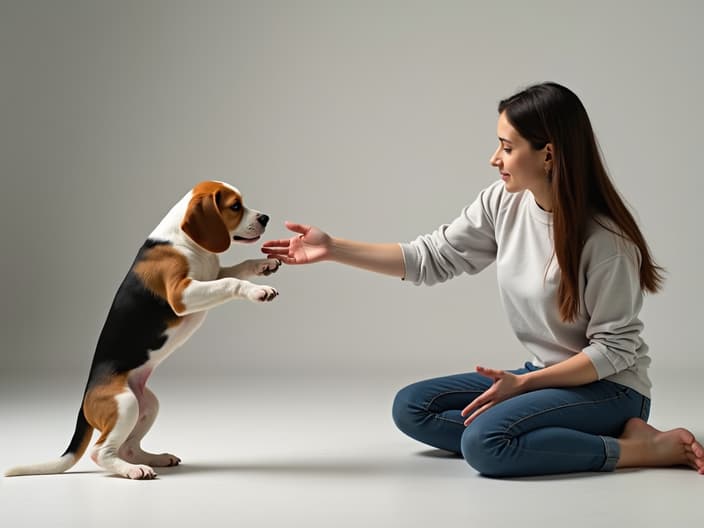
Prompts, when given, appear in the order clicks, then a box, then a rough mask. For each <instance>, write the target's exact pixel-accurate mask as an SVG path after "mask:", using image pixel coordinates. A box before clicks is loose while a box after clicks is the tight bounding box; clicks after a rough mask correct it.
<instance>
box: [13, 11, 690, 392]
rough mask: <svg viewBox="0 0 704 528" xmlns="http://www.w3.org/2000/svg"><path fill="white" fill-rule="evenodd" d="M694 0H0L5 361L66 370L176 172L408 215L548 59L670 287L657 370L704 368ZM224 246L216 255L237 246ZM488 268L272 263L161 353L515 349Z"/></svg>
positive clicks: (97, 324) (270, 360)
mask: <svg viewBox="0 0 704 528" xmlns="http://www.w3.org/2000/svg"><path fill="white" fill-rule="evenodd" d="M702 19H704V8H702V4H701V3H700V2H697V1H695V0H692V1H682V0H680V1H668V2H664V1H652V2H647V3H643V2H639V1H622V2H612V1H592V2H569V1H568V2H565V1H534V2H508V3H506V2H493V3H491V2H469V1H468V2H459V1H438V2H422V1H398V2H397V1H360V2H340V1H334V2H327V1H317V2H316V1H307V0H306V1H297V2H287V1H280V2H273V1H264V2H213V1H204V2H190V1H151V2H132V1H128V2H93V1H74V0H65V1H62V2H50V1H45V2H38V1H10V2H3V3H2V6H1V7H0V39H1V45H0V64H1V65H2V82H0V105H1V108H2V119H1V120H0V164H1V167H0V168H1V170H0V173H1V174H2V180H3V181H2V184H3V185H2V186H3V191H2V193H1V194H0V200H2V207H1V208H0V215H2V218H1V219H2V226H3V229H2V232H1V235H0V236H1V237H2V248H3V258H2V264H1V266H2V277H3V280H2V282H1V284H2V285H1V286H0V287H1V288H2V298H3V301H4V302H3V303H2V307H1V308H0V310H1V311H2V317H0V321H1V322H0V324H1V325H2V336H3V343H2V351H1V352H0V354H1V355H0V365H1V367H0V376H4V377H7V378H13V379H18V378H22V377H26V376H34V375H35V373H36V372H37V371H46V372H51V373H59V372H66V373H72V375H76V373H78V374H77V376H78V377H80V376H82V375H83V373H87V370H88V365H89V361H90V358H91V357H92V353H93V347H94V346H95V342H96V339H97V337H98V333H99V331H100V328H101V326H102V324H103V321H104V318H105V315H106V313H107V310H108V308H109V305H110V302H111V300H112V296H113V294H114V292H115V290H116V288H117V286H118V284H119V283H120V281H121V280H122V278H123V276H124V274H125V273H126V271H127V269H128V267H129V265H130V263H131V262H132V259H133V258H134V255H135V253H136V251H137V249H138V248H139V246H140V244H141V243H142V241H143V239H144V238H145V237H146V235H147V234H148V233H149V232H150V231H151V230H152V228H153V227H154V226H155V225H156V223H157V222H158V221H159V220H160V219H161V217H162V216H163V214H164V213H165V212H166V211H167V210H168V208H169V207H171V205H172V204H173V203H174V202H175V201H176V200H177V199H178V198H179V197H180V196H182V195H183V193H185V192H186V191H187V190H188V189H189V188H190V187H191V186H192V185H193V184H194V183H195V182H197V181H200V180H202V179H220V180H225V181H228V182H230V183H232V184H234V185H236V186H238V187H239V188H240V190H241V191H242V192H243V194H244V197H245V200H246V202H247V203H248V204H250V205H251V206H253V207H255V208H257V209H260V210H263V211H265V212H267V213H269V214H270V215H271V217H272V222H271V224H270V227H269V230H268V232H267V235H268V238H280V237H283V236H286V232H285V229H284V228H283V221H284V220H285V219H291V220H296V221H301V222H308V223H314V224H317V225H319V226H320V227H322V228H324V229H326V230H328V231H330V232H331V233H333V234H336V235H338V236H342V237H345V238H356V239H363V240H369V241H402V240H410V239H412V238H414V237H415V236H416V235H418V234H420V233H424V232H429V231H431V230H433V229H435V228H436V227H437V226H438V225H440V224H441V223H444V222H448V221H450V220H452V219H453V218H454V217H455V215H456V214H457V213H458V212H459V211H460V209H461V208H462V207H463V206H464V205H465V204H467V203H469V202H470V201H472V200H473V199H474V197H475V196H476V195H477V193H478V192H479V191H480V190H481V189H482V188H484V187H485V186H487V185H488V184H490V183H491V182H492V181H494V179H495V178H496V176H497V174H496V171H495V170H494V169H493V168H491V167H490V166H489V164H488V159H489V156H490V154H491V153H492V151H493V149H494V148H495V144H496V138H495V136H496V131H495V130H496V129H495V127H496V117H497V115H496V105H497V103H498V101H499V100H500V99H501V98H503V97H506V96H508V95H510V94H512V93H513V92H515V91H516V90H517V89H519V88H521V87H523V86H525V85H527V84H531V83H533V82H538V81H544V80H554V81H557V82H560V83H562V84H565V85H567V86H569V87H570V88H572V89H573V90H574V91H575V92H576V93H577V94H578V95H579V96H580V97H581V98H582V100H583V102H584V104H585V106H586V107H587V110H588V111H589V113H590V116H591V118H592V122H593V125H594V128H595V130H596V132H597V135H598V138H599V140H600V143H601V145H602V148H603V152H604V155H605V158H606V162H607V164H608V166H609V168H610V171H611V173H612V176H613V178H614V180H615V182H616V185H617V187H618V188H619V189H620V190H621V191H622V193H623V194H624V196H625V197H626V199H627V201H628V202H629V203H630V204H631V205H632V206H633V208H634V209H635V210H636V212H637V214H638V218H639V221H640V223H641V225H642V227H643V230H644V232H645V234H646V237H647V239H648V240H649V242H650V244H651V246H652V249H653V251H654V254H655V256H656V258H657V259H658V260H659V262H660V263H661V264H662V265H664V266H665V267H666V268H667V270H668V281H667V285H666V289H665V291H664V292H663V293H662V294H659V295H656V296H650V297H648V298H647V300H646V304H645V308H644V310H643V314H642V315H643V320H644V322H645V325H646V331H645V338H646V339H647V341H648V342H649V343H650V345H651V349H652V356H653V373H654V377H655V378H656V379H657V376H658V372H662V371H664V369H667V368H673V369H687V370H689V371H694V370H695V369H702V368H704V355H702V354H699V353H698V350H699V335H698V326H699V324H700V319H701V307H700V302H699V299H700V297H701V293H702V291H701V289H702V288H701V260H700V258H699V255H701V254H702V247H701V246H702V238H701V233H700V231H701V230H700V223H701V222H700V217H699V213H700V212H701V206H700V201H701V195H702V178H701V176H700V173H701V169H700V165H701V164H700V163H699V162H698V158H699V153H700V151H701V145H700V138H701V124H702V122H704V120H703V119H702V118H703V117H704V110H703V109H702V105H701V94H702V93H704V78H703V74H702V68H701V56H702V51H704V50H703V49H702V48H703V46H702V41H701V38H700V37H699V36H698V35H699V33H700V29H701V28H700V25H701V20H702ZM258 255H259V252H258V248H255V247H249V246H247V247H233V248H232V249H231V250H230V252H228V253H227V254H225V255H224V257H223V261H224V262H225V263H230V262H235V261H238V260H241V259H244V258H253V257H255V256H258ZM494 274H495V268H494V267H493V266H492V267H491V268H489V269H488V270H486V271H485V272H484V273H482V274H480V275H479V276H474V277H468V276H465V277H460V278H457V279H455V280H454V281H451V282H450V283H446V284H443V285H439V286H436V287H433V288H427V287H420V288H419V287H415V286H413V285H411V284H406V283H403V282H401V281H396V280H394V279H389V278H386V277H382V276H375V275H372V274H369V273H365V272H362V271H358V270H353V269H350V268H343V267H341V266H337V265H333V264H318V265H315V266H309V267H304V268H292V267H288V268H284V269H282V270H281V271H280V272H279V273H278V274H276V275H275V276H273V277H271V278H269V279H267V280H266V282H267V283H270V284H272V285H274V286H275V287H277V288H278V289H279V290H280V292H281V295H280V297H279V298H278V299H276V301H275V302H273V303H271V304H268V305H259V306H256V305H253V304H250V303H246V302H244V301H240V302H233V303H230V304H228V305H225V306H222V307H220V308H218V309H216V310H214V311H213V312H212V313H211V314H210V316H209V319H208V320H207V321H206V323H205V325H204V326H203V327H202V328H201V330H200V331H199V332H198V333H197V334H196V336H194V338H193V339H192V340H191V341H190V342H189V343H187V345H186V346H185V347H183V348H182V349H180V350H179V351H178V352H176V354H175V355H174V356H173V357H172V358H170V359H169V360H168V361H167V363H166V364H165V365H164V367H163V368H165V369H166V368H168V369H169V370H170V371H171V372H172V373H173V374H179V373H180V374H191V373H194V372H200V373H202V374H204V375H209V374H212V373H218V374H222V373H231V374H232V375H233V376H236V375H249V374H252V373H272V372H276V373H278V374H282V375H289V374H291V375H294V376H300V375H303V374H311V373H320V374H327V373H337V374H346V373H360V374H362V375H369V376H372V375H374V376H376V375H380V376H383V375H384V374H385V373H389V372H394V373H398V372H403V371H408V372H414V373H419V374H423V375H427V376H431V375H437V374H445V373H450V372H456V371H461V370H469V369H472V368H473V367H474V365H475V364H477V363H486V364H489V365H491V366H496V367H499V368H502V367H506V368H509V367H515V366H517V365H519V364H520V363H521V362H522V361H523V360H525V359H527V356H526V354H525V353H524V352H523V351H522V350H521V349H520V346H519V344H518V342H517V341H516V340H515V338H514V337H513V335H512V334H511V331H510V328H509V326H508V324H507V323H506V321H505V317H504V313H503V310H502V308H501V306H500V303H499V300H498V297H497V291H496V285H495V277H494Z"/></svg>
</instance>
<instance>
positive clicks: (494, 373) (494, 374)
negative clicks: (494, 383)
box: [476, 366, 504, 378]
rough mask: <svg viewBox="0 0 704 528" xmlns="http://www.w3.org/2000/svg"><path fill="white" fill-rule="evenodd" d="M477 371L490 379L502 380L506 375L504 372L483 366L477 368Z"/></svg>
mask: <svg viewBox="0 0 704 528" xmlns="http://www.w3.org/2000/svg"><path fill="white" fill-rule="evenodd" d="M476 370H477V372H478V373H479V374H481V375H482V376H487V377H488V378H500V377H501V376H503V374H504V371H503V370H496V369H492V368H487V367H481V366H477V368H476Z"/></svg>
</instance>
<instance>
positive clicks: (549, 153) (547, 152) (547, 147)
mask: <svg viewBox="0 0 704 528" xmlns="http://www.w3.org/2000/svg"><path fill="white" fill-rule="evenodd" d="M545 161H552V143H548V144H546V145H545Z"/></svg>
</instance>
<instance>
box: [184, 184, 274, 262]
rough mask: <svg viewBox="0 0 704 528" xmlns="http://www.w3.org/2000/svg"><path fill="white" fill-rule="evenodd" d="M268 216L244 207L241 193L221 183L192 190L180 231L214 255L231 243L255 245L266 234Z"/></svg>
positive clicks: (203, 185) (199, 186)
mask: <svg viewBox="0 0 704 528" xmlns="http://www.w3.org/2000/svg"><path fill="white" fill-rule="evenodd" d="M268 221H269V217H268V216H267V215H265V214H262V213H260V212H259V211H255V210H254V209H249V208H247V207H245V205H244V202H243V201H242V194H241V193H240V192H239V191H238V190H237V189H235V188H234V187H233V186H231V185H228V184H227V183H222V182H218V181H203V182H200V183H199V184H198V185H196V186H195V187H193V190H192V191H191V193H190V199H189V202H188V206H187V207H186V213H185V214H184V216H183V220H182V222H181V229H182V230H183V232H184V233H186V235H188V237H189V238H190V239H191V240H193V241H194V242H195V243H196V244H198V245H199V246H200V247H202V248H203V249H206V250H208V251H210V252H211V253H222V252H223V251H226V250H227V249H228V248H229V247H230V244H231V242H232V240H234V241H236V242H243V243H252V242H254V241H256V240H258V239H259V237H260V236H261V235H262V233H264V229H265V227H266V224H267V222H268Z"/></svg>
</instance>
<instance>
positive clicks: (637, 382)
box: [401, 181, 651, 397]
mask: <svg viewBox="0 0 704 528" xmlns="http://www.w3.org/2000/svg"><path fill="white" fill-rule="evenodd" d="M600 221H601V223H602V224H606V225H608V221H607V220H605V219H600ZM401 248H402V250H403V258H404V262H405V266H406V276H405V279H406V280H408V281H411V282H413V283H415V284H428V285H431V284H435V283H438V282H444V281H446V280H448V279H451V278H453V277H456V276H457V275H459V274H461V273H469V274H474V273H478V272H480V271H481V270H483V269H484V268H486V267H487V266H489V265H490V264H491V263H492V262H496V274H497V278H498V284H499V291H500V294H501V300H502V302H503V306H504V309H505V310H506V313H507V314H508V318H509V322H510V324H511V327H512V328H513V330H514V332H515V334H516V337H517V338H518V340H519V341H520V342H521V343H522V344H523V346H524V347H525V348H526V349H527V350H528V352H529V353H530V354H531V355H532V358H531V361H532V363H533V364H535V365H537V366H550V365H553V364H555V363H559V362H560V361H563V360H565V359H568V358H569V357H571V356H572V355H574V354H577V353H579V352H580V351H582V352H584V353H585V354H587V356H588V357H589V358H590V359H591V361H592V363H593V364H594V367H595V368H596V371H597V373H598V375H599V379H608V380H609V381H613V382H616V383H620V384H622V385H625V386H627V387H631V388H633V389H635V390H636V391H638V392H639V393H641V394H643V395H644V396H648V397H650V387H651V384H650V380H649V379H648V374H647V370H648V365H649V364H650V358H649V357H648V346H647V344H646V343H645V342H644V341H643V339H642V338H641V332H642V330H643V323H642V322H641V321H640V319H638V314H639V312H640V308H641V305H642V302H643V293H642V290H641V288H640V276H639V269H640V252H639V251H638V248H637V247H636V246H635V245H634V244H633V243H631V242H630V241H628V240H626V239H624V238H623V237H621V236H618V235H616V234H614V233H612V232H611V231H609V230H607V229H605V228H604V227H602V226H601V225H599V224H598V223H597V222H596V221H592V222H591V223H590V225H589V228H588V233H587V238H586V242H585V245H584V249H583V250H582V256H581V260H580V265H579V296H580V300H581V303H580V313H579V315H578V317H577V319H576V320H575V321H574V322H571V323H565V322H563V321H562V320H561V319H560V315H559V312H558V305H557V288H558V284H559V277H560V270H559V267H558V265H557V259H556V258H555V257H554V255H553V242H552V214H551V213H548V212H546V211H544V210H542V209H541V208H540V207H539V206H538V204H537V203H536V202H535V199H534V198H533V195H532V194H531V193H530V192H529V191H522V192H517V193H509V192H507V191H506V190H505V189H504V184H503V182H502V181H498V182H496V183H494V184H493V185H491V186H490V187H488V188H487V189H485V190H483V191H482V192H481V193H480V194H479V196H478V198H477V199H476V200H475V201H474V203H472V204H471V205H469V206H468V207H466V208H464V209H463V210H462V213H461V214H460V216H459V217H458V218H457V219H455V220H454V221H453V222H452V223H450V224H446V225H442V226H440V227H439V228H438V229H437V230H436V231H435V232H433V233H431V234H429V235H421V236H419V237H418V238H417V239H415V240H414V241H413V242H410V243H404V244H401Z"/></svg>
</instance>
